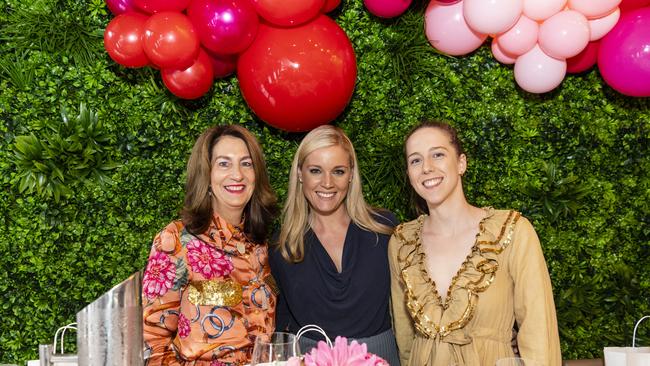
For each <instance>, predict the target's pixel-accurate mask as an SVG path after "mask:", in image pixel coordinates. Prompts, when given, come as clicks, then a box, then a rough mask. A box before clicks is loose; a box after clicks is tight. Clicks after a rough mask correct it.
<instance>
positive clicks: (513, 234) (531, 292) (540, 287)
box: [388, 208, 562, 366]
mask: <svg viewBox="0 0 650 366" xmlns="http://www.w3.org/2000/svg"><path fill="white" fill-rule="evenodd" d="M485 210H486V211H487V216H486V217H485V218H484V219H483V220H482V221H481V223H480V228H479V233H478V234H477V236H476V241H475V243H474V246H473V247H472V250H471V253H470V254H469V255H468V256H467V258H466V260H465V262H464V263H463V265H462V266H461V268H460V269H459V270H458V273H457V274H456V276H455V277H454V278H453V280H452V283H451V286H450V287H449V291H448V292H447V296H446V299H444V300H443V299H442V298H441V297H440V296H439V295H438V292H437V291H436V287H435V283H434V282H433V281H432V280H431V278H430V277H429V275H428V273H427V270H426V265H425V262H426V261H425V254H424V251H423V248H422V241H421V239H420V233H421V231H422V224H423V222H424V218H425V217H426V216H424V215H423V216H420V217H419V218H418V219H416V220H413V221H410V222H407V223H404V224H401V225H400V226H398V227H397V229H396V230H395V233H394V234H393V237H392V238H391V240H390V243H389V247H388V251H389V261H390V268H391V293H392V306H393V321H394V327H395V334H396V338H397V344H398V347H399V350H400V359H401V364H402V366H407V365H409V366H410V365H413V366H420V365H427V366H449V365H457V366H464V365H467V366H494V365H495V363H496V361H497V360H498V359H500V358H504V357H513V356H514V354H513V349H512V345H511V341H512V335H513V326H514V325H515V322H516V324H517V327H518V333H517V344H518V348H519V352H520V354H521V357H523V358H530V359H533V360H536V361H538V362H539V363H540V365H544V366H559V365H561V363H562V359H561V358H562V357H561V353H560V341H559V335H558V329H557V320H556V316H555V305H554V302H553V292H552V289H551V281H550V278H549V275H548V270H547V268H546V262H545V260H544V255H543V254H542V249H541V246H540V244H539V239H538V238H537V234H536V233H535V230H534V229H533V226H532V225H531V224H530V222H529V221H528V220H527V219H526V218H524V217H522V216H521V214H520V213H518V212H516V211H508V210H494V209H492V208H486V209H485Z"/></svg>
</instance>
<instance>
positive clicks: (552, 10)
mask: <svg viewBox="0 0 650 366" xmlns="http://www.w3.org/2000/svg"><path fill="white" fill-rule="evenodd" d="M566 2H567V0H524V15H525V16H527V17H529V18H530V19H532V20H537V21H541V20H546V19H548V18H550V17H552V16H553V15H555V14H557V13H559V12H560V11H562V9H564V6H565V5H566Z"/></svg>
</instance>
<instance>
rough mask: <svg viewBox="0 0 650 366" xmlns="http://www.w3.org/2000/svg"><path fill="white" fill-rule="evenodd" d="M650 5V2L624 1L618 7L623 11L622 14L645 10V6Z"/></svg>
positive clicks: (642, 0)
mask: <svg viewBox="0 0 650 366" xmlns="http://www.w3.org/2000/svg"><path fill="white" fill-rule="evenodd" d="M648 5H650V0H623V1H621V3H620V4H618V7H619V8H620V9H621V12H626V11H630V10H634V9H638V8H643V7H644V6H648Z"/></svg>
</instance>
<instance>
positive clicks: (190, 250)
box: [187, 239, 233, 279]
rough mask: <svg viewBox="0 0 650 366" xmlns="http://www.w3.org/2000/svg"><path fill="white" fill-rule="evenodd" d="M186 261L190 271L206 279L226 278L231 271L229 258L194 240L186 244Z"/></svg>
mask: <svg viewBox="0 0 650 366" xmlns="http://www.w3.org/2000/svg"><path fill="white" fill-rule="evenodd" d="M187 260H188V262H189V263H190V266H191V267H192V271H194V272H196V273H200V274H202V275H203V277H205V278H207V279H213V278H215V277H224V276H227V275H228V274H230V272H232V270H233V266H232V261H231V260H230V258H228V257H227V256H225V255H224V254H223V253H222V252H221V251H219V250H217V249H215V248H213V247H211V246H209V245H207V244H205V243H204V242H202V241H200V240H196V239H195V240H192V241H190V242H189V243H187Z"/></svg>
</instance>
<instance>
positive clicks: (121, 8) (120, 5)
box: [106, 0, 135, 15]
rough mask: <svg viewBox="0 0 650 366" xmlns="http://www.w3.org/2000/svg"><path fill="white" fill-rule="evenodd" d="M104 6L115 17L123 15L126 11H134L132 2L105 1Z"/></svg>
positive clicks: (128, 0)
mask: <svg viewBox="0 0 650 366" xmlns="http://www.w3.org/2000/svg"><path fill="white" fill-rule="evenodd" d="M106 5H107V6H108V9H109V10H110V11H111V13H113V14H115V15H120V14H124V13H126V12H127V11H135V5H133V0H106Z"/></svg>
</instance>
